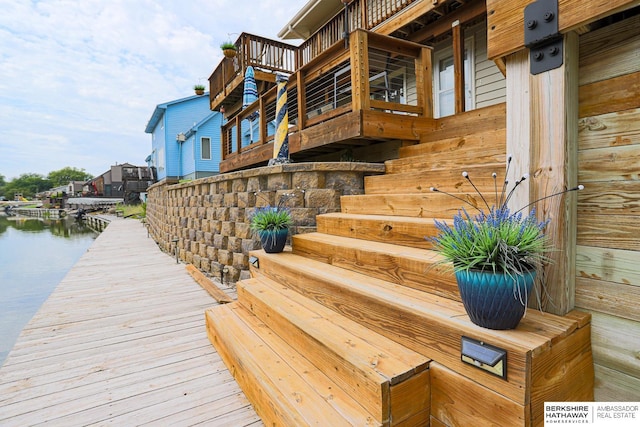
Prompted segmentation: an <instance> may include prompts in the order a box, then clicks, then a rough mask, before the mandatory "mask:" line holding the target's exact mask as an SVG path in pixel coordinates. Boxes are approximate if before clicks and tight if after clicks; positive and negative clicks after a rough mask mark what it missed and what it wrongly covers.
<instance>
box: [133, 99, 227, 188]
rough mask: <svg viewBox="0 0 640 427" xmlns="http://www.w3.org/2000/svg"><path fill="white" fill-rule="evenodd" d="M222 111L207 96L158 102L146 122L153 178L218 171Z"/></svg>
mask: <svg viewBox="0 0 640 427" xmlns="http://www.w3.org/2000/svg"><path fill="white" fill-rule="evenodd" d="M221 124H222V114H220V113H219V112H217V111H215V112H212V111H211V110H210V109H209V97H208V96H207V94H205V95H204V96H197V95H196V96H190V97H187V98H182V99H177V100H175V101H170V102H166V103H164V104H158V105H157V106H156V108H155V110H154V111H153V114H152V115H151V118H150V119H149V122H148V123H147V127H146V128H145V132H146V133H150V134H151V154H150V155H149V156H148V157H147V159H146V161H147V164H148V165H149V167H153V168H155V171H156V175H157V180H158V181H162V180H167V181H178V180H180V179H196V178H202V177H205V176H211V175H215V174H217V173H219V163H220V126H221Z"/></svg>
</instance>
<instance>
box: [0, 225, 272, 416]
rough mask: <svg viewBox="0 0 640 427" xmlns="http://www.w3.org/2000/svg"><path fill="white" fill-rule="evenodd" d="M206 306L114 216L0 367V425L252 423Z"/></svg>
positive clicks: (150, 245)
mask: <svg viewBox="0 0 640 427" xmlns="http://www.w3.org/2000/svg"><path fill="white" fill-rule="evenodd" d="M230 297H231V298H235V295H234V294H231V295H230ZM217 304H218V303H217V302H216V301H215V300H214V299H213V298H211V296H210V295H209V294H208V293H207V291H206V290H204V289H203V288H202V287H201V286H200V285H199V284H198V283H197V282H196V281H195V280H194V279H193V277H191V275H190V274H189V273H188V271H186V270H185V267H184V264H177V263H176V262H175V261H174V260H173V258H172V257H171V256H170V255H167V254H165V253H162V252H161V251H160V250H159V249H158V246H157V245H156V244H155V242H154V241H153V240H152V239H150V238H148V237H147V233H146V230H145V228H144V227H142V226H141V225H140V223H139V222H138V221H135V220H125V219H115V218H114V220H113V221H111V224H110V225H109V226H108V227H107V229H106V230H105V231H103V232H102V234H101V235H100V236H98V238H97V239H96V241H95V242H94V243H93V245H92V246H91V247H90V248H89V250H88V251H87V252H86V253H85V254H84V255H83V256H82V257H81V259H80V260H79V261H78V262H77V263H76V265H75V266H74V267H73V268H72V269H71V270H70V271H69V273H68V274H67V276H66V277H65V278H64V279H63V280H62V281H61V282H60V284H59V285H58V286H57V288H56V289H55V290H54V292H53V293H52V294H51V296H50V297H49V298H48V300H47V301H46V302H45V303H44V304H43V305H42V307H41V308H40V310H39V311H38V313H36V315H35V316H34V317H33V319H32V320H31V321H30V322H29V324H28V325H27V326H26V327H25V328H24V329H23V331H22V333H21V335H20V337H19V338H18V341H17V342H16V344H15V346H14V348H13V349H12V351H11V352H10V353H9V355H8V357H7V359H6V360H5V362H4V364H3V365H2V367H0V424H1V425H3V426H14V425H15V426H23V425H39V424H45V423H47V424H51V423H52V424H56V425H89V424H101V425H102V424H115V425H132V424H136V425H145V424H148V425H159V424H160V425H169V424H170V425H177V426H180V425H193V424H207V425H216V426H255V427H258V426H262V425H263V424H262V422H261V421H260V418H259V417H258V416H257V415H256V413H255V411H254V410H253V408H252V407H251V405H250V404H249V402H248V401H247V399H246V397H245V396H244V394H243V393H242V391H241V390H240V388H239V387H238V385H237V383H236V382H235V381H234V379H233V376H232V375H231V374H230V373H229V371H228V370H227V369H226V367H225V366H224V364H223V363H222V361H221V359H220V356H219V355H218V353H217V352H216V350H215V348H214V347H213V346H211V344H210V343H209V340H208V339H207V334H206V330H205V327H204V322H203V319H204V311H205V309H206V308H209V307H211V306H213V305H217Z"/></svg>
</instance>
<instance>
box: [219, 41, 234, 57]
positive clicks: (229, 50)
mask: <svg viewBox="0 0 640 427" xmlns="http://www.w3.org/2000/svg"><path fill="white" fill-rule="evenodd" d="M220 49H222V53H224V56H225V57H227V58H233V57H234V56H236V50H237V48H236V45H235V44H233V43H231V42H224V43H222V44H221V45H220Z"/></svg>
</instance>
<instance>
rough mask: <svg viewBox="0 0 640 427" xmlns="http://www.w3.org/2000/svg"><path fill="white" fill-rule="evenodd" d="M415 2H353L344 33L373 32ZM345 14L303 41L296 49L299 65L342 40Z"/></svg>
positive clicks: (348, 10)
mask: <svg viewBox="0 0 640 427" xmlns="http://www.w3.org/2000/svg"><path fill="white" fill-rule="evenodd" d="M416 1H417V0H353V1H352V2H351V3H349V4H348V5H347V14H346V16H348V18H347V30H348V31H347V32H349V33H351V32H352V31H354V30H356V29H358V28H361V29H365V30H372V29H374V28H375V27H376V26H377V25H379V24H381V23H382V22H385V21H386V20H388V19H389V18H392V17H393V16H394V15H396V14H398V12H401V11H402V10H404V9H406V8H407V7H408V6H410V5H411V4H413V3H415V2H416ZM344 21H345V11H344V10H342V11H340V12H339V13H337V14H336V15H335V16H334V17H333V18H332V19H330V20H329V21H328V22H327V23H326V24H325V25H324V26H322V27H321V28H320V29H318V30H317V31H316V32H315V33H314V34H313V35H312V36H311V37H309V38H308V39H307V40H305V42H304V43H302V44H301V45H300V46H299V48H298V55H299V62H300V65H301V66H302V65H305V64H307V63H308V62H309V61H311V60H312V59H313V58H315V57H316V56H318V55H320V54H321V53H322V52H323V51H324V50H325V49H327V48H328V47H329V46H332V45H333V44H334V43H336V42H338V41H340V40H342V38H343V35H344V29H345V28H344V27H345V26H344Z"/></svg>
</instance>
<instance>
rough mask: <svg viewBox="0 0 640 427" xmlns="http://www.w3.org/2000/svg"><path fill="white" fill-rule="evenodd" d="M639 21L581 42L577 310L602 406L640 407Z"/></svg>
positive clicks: (593, 34) (632, 20)
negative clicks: (588, 332) (588, 325)
mask: <svg viewBox="0 0 640 427" xmlns="http://www.w3.org/2000/svg"><path fill="white" fill-rule="evenodd" d="M638 52H640V16H635V17H633V18H630V19H627V20H626V21H622V22H619V23H617V24H615V25H611V26H609V27H604V28H601V29H599V30H597V31H593V32H591V33H587V34H585V35H583V36H582V37H581V38H580V78H579V82H580V119H579V133H578V135H579V138H578V144H579V148H578V159H579V169H578V180H579V182H580V183H581V184H584V185H585V190H584V192H583V193H581V194H580V195H579V198H578V230H577V244H578V246H577V260H576V307H578V308H581V309H583V310H588V311H590V312H591V313H592V315H593V321H592V329H593V334H592V345H593V354H594V362H595V367H596V390H595V392H596V395H595V396H596V400H599V401H638V400H640V362H639V360H638V351H639V350H640V304H638V302H639V301H640V272H639V270H638V265H639V264H640V233H639V232H638V224H640V173H639V172H638V164H640V57H639V55H638Z"/></svg>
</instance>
